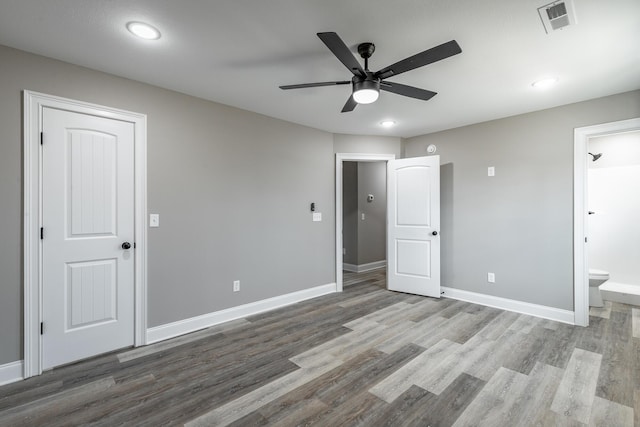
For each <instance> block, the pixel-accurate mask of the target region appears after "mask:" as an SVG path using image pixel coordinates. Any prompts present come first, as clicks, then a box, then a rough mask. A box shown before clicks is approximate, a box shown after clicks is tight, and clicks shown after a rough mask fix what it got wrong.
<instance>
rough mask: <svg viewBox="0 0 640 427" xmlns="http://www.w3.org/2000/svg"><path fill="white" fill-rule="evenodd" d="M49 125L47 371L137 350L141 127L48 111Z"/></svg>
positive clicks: (45, 165) (45, 171)
mask: <svg viewBox="0 0 640 427" xmlns="http://www.w3.org/2000/svg"><path fill="white" fill-rule="evenodd" d="M42 126H43V135H44V143H43V146H42V225H43V233H42V238H43V239H42V320H43V335H42V366H43V368H44V369H47V368H51V367H54V366H58V365H61V364H65V363H69V362H72V361H75V360H79V359H82V358H86V357H90V356H94V355H96V354H100V353H104V352H108V351H112V350H115V349H118V348H122V347H127V346H131V345H133V342H134V252H133V244H134V243H133V238H134V125H133V123H130V122H124V121H120V120H114V119H106V118H101V117H95V116H91V115H87V114H81V113H74V112H69V111H63V110H58V109H53V108H44V109H43V113H42ZM125 242H127V243H128V244H130V245H131V247H130V249H124V248H126V247H127V245H126V244H125Z"/></svg>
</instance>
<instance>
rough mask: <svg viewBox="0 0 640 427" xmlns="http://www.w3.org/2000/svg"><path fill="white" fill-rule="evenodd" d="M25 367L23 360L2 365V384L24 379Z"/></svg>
mask: <svg viewBox="0 0 640 427" xmlns="http://www.w3.org/2000/svg"><path fill="white" fill-rule="evenodd" d="M23 369H24V366H23V362H22V360H17V361H15V362H11V363H5V364H4V365H0V386H1V385H5V384H10V383H14V382H16V381H20V380H22V379H24V376H23V374H22V373H23Z"/></svg>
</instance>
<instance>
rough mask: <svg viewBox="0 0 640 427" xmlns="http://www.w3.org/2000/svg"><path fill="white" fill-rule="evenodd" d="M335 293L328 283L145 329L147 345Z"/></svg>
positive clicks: (334, 289)
mask: <svg viewBox="0 0 640 427" xmlns="http://www.w3.org/2000/svg"><path fill="white" fill-rule="evenodd" d="M334 292H336V284H335V283H328V284H326V285H321V286H316V287H314V288H310V289H303V290H301V291H297V292H292V293H289V294H285V295H280V296H277V297H273V298H268V299H265V300H261V301H256V302H252V303H249V304H243V305H239V306H237V307H231V308H227V309H224V310H220V311H215V312H212V313H207V314H203V315H200V316H196V317H191V318H189V319H184V320H178V321H177V322H172V323H167V324H165V325H160V326H155V327H153V328H149V329H147V344H153V343H155V342H158V341H164V340H166V339H169V338H174V337H177V336H180V335H184V334H188V333H190V332H195V331H198V330H200V329H205V328H209V327H211V326H214V325H218V324H220V323H225V322H229V321H231V320H235V319H240V318H243V317H247V316H252V315H254V314H258V313H263V312H265V311H269V310H274V309H276V308H280V307H284V306H287V305H291V304H295V303H298V302H301V301H305V300H308V299H312V298H317V297H320V296H322V295H327V294H331V293H334Z"/></svg>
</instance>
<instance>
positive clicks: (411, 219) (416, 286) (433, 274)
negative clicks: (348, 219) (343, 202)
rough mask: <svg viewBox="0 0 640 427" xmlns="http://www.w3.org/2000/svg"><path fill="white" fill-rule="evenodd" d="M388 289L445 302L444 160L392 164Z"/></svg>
mask: <svg viewBox="0 0 640 427" xmlns="http://www.w3.org/2000/svg"><path fill="white" fill-rule="evenodd" d="M387 221H388V222H387V264H388V266H387V287H388V289H389V290H392V291H399V292H407V293H410V294H417V295H424V296H430V297H435V298H439V297H440V234H439V233H440V156H429V157H415V158H409V159H399V160H391V161H389V162H388V163H387Z"/></svg>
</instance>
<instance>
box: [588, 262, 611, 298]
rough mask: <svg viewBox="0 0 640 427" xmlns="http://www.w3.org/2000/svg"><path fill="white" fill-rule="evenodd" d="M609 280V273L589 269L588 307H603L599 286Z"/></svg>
mask: <svg viewBox="0 0 640 427" xmlns="http://www.w3.org/2000/svg"><path fill="white" fill-rule="evenodd" d="M607 280H609V272H608V271H604V270H596V269H595V268H590V269H589V306H591V307H604V301H602V295H600V285H602V284H603V283H604V282H606V281H607Z"/></svg>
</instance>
